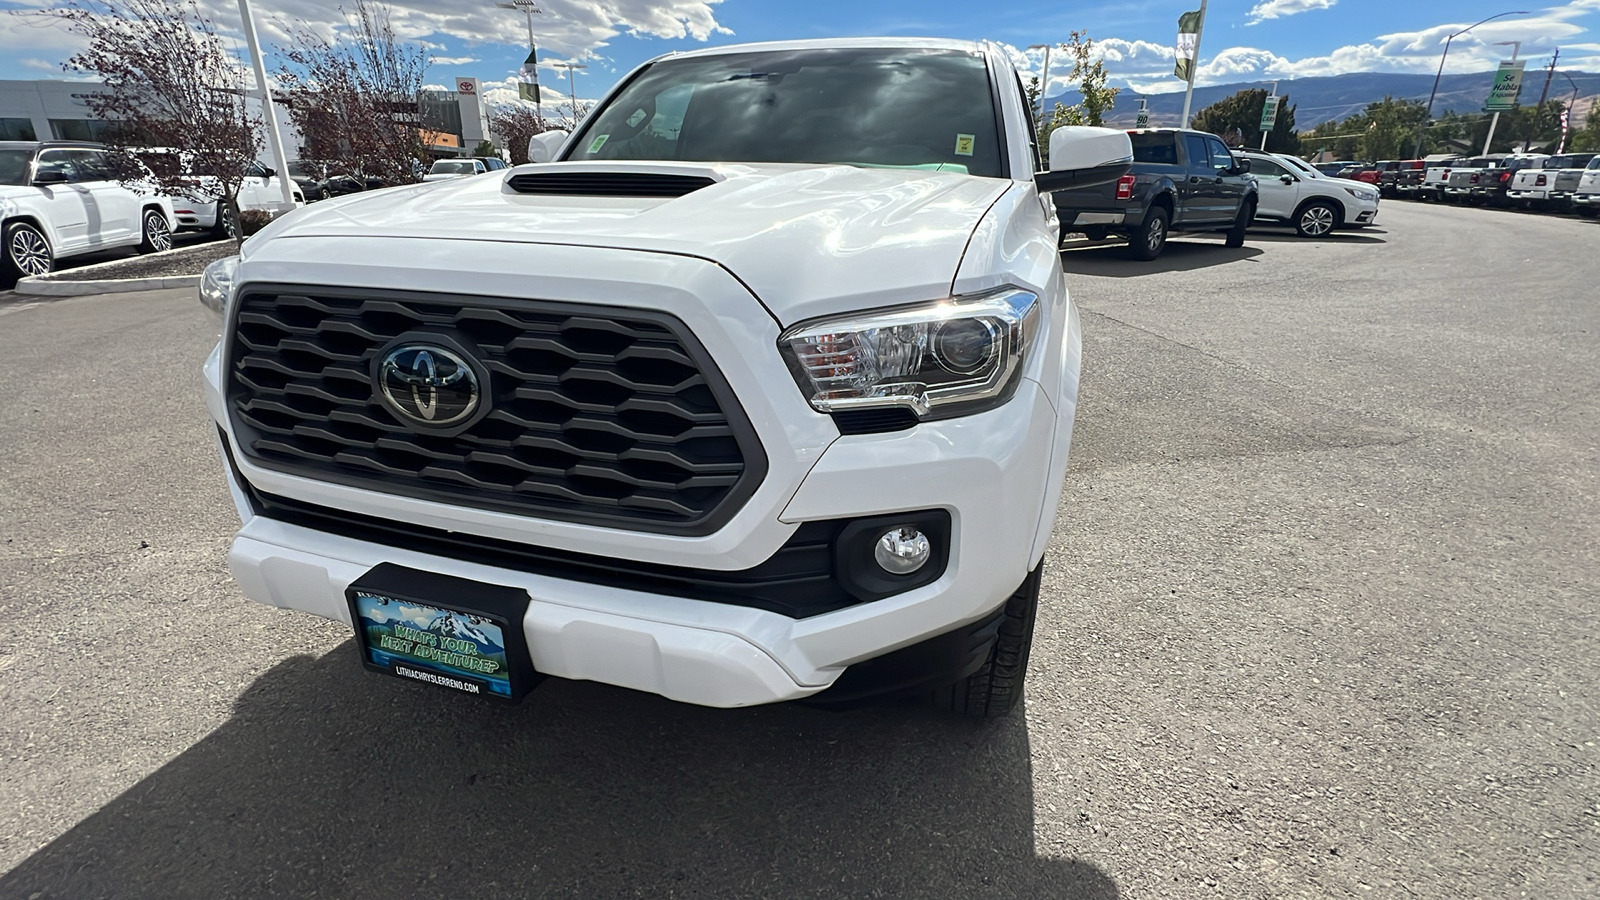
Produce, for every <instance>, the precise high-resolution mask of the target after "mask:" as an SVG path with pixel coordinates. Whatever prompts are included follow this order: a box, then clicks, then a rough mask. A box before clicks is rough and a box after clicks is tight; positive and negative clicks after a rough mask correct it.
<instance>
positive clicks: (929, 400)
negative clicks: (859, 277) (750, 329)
mask: <svg viewBox="0 0 1600 900" xmlns="http://www.w3.org/2000/svg"><path fill="white" fill-rule="evenodd" d="M1038 330H1039V298H1038V297H1036V296H1034V295H1033V294H1031V293H1029V292H1027V291H1024V290H1020V289H1017V288H1001V289H1000V290H997V291H991V292H988V293H984V294H974V295H971V296H966V297H955V298H952V299H949V300H944V301H941V302H938V303H934V304H930V305H927V306H917V307H910V308H904V309H895V310H886V311H883V312H873V313H864V314H858V315H853V316H846V317H841V318H837V319H828V320H823V321H817V322H808V323H804V324H801V325H797V326H795V327H794V328H791V329H789V330H788V331H785V332H784V333H783V334H782V335H781V336H780V337H779V338H778V347H779V349H781V350H782V351H783V355H784V358H785V359H786V360H787V361H788V363H789V368H790V369H791V370H792V371H793V372H794V377H795V381H796V382H797V383H798V384H799V385H800V390H801V391H802V392H804V394H805V395H806V400H807V401H808V402H810V404H811V406H812V408H814V409H816V410H817V411H818V412H826V413H831V412H840V411H843V410H850V409H871V408H884V407H905V408H908V409H910V410H911V411H913V412H915V413H916V414H917V416H918V417H919V418H923V419H928V418H943V417H946V416H953V415H965V414H967V413H972V412H978V411H980V410H982V409H988V408H990V407H993V406H997V405H999V404H1001V403H1004V402H1005V401H1006V399H1008V398H1009V397H1010V396H1011V394H1012V393H1013V392H1014V391H1015V388H1016V382H1017V378H1018V377H1019V375H1020V372H1021V368H1022V361H1023V359H1024V357H1025V356H1026V354H1027V352H1028V348H1029V345H1030V344H1031V343H1032V342H1033V340H1034V338H1035V337H1036V335H1037V333H1038Z"/></svg>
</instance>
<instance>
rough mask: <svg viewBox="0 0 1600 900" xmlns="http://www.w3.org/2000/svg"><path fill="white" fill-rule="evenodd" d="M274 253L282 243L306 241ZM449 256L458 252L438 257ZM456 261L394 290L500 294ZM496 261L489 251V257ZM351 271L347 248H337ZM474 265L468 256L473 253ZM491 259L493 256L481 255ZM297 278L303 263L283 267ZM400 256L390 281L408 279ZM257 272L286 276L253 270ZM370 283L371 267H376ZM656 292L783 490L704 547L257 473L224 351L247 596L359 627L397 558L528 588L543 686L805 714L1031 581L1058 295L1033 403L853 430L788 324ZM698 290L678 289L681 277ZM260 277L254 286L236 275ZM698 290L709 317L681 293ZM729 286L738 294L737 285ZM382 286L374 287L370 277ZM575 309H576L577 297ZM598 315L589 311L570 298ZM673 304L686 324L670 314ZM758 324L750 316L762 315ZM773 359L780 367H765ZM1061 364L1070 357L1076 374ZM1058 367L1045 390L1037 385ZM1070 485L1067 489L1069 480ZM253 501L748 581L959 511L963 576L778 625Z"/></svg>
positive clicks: (1070, 407)
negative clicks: (591, 685) (836, 540)
mask: <svg viewBox="0 0 1600 900" xmlns="http://www.w3.org/2000/svg"><path fill="white" fill-rule="evenodd" d="M293 243H294V242H293V241H276V242H271V243H269V244H268V245H267V247H266V248H263V249H270V248H272V247H274V246H277V245H283V244H293ZM441 243H446V242H441ZM451 252H452V253H453V254H454V256H455V263H454V264H453V265H451V266H449V267H448V268H447V269H441V270H440V271H438V272H437V274H433V273H431V271H430V266H429V265H428V263H427V261H425V260H422V261H417V268H416V269H415V270H401V271H397V272H395V273H394V274H392V275H389V276H387V277H393V278H395V279H406V280H409V281H410V282H411V283H412V284H413V285H414V286H416V287H418V288H424V289H425V288H428V287H429V286H430V285H429V284H428V282H429V281H430V280H436V281H438V282H439V283H440V284H441V285H443V284H448V283H449V282H450V281H451V280H452V279H455V278H458V277H459V276H458V273H459V272H462V271H470V272H475V273H477V274H478V275H479V276H482V277H484V278H486V280H488V281H493V280H494V279H493V277H492V276H493V274H494V272H495V270H496V268H500V269H505V268H507V266H508V263H507V261H506V259H505V258H504V257H503V256H502V257H495V256H493V255H492V249H491V250H483V249H482V248H480V247H476V246H470V245H468V246H457V247H454V248H451ZM480 253H481V254H484V255H481V256H480V255H479V254H480ZM596 253H609V254H610V256H609V257H608V258H607V260H606V261H605V262H606V265H605V268H604V269H603V270H604V271H607V272H609V273H610V274H611V275H613V276H614V277H616V278H619V279H628V278H631V277H632V276H633V275H634V274H635V273H634V272H632V271H631V270H630V267H631V266H634V265H635V264H636V263H637V261H636V260H630V257H634V256H638V254H624V253H620V252H617V251H597V250H592V249H582V250H580V249H570V250H567V249H563V250H555V249H551V250H550V251H549V252H548V254H547V257H548V258H549V259H550V265H551V267H552V268H555V269H558V270H559V269H564V270H566V271H573V270H574V269H576V270H590V269H593V268H594V264H595V263H596V262H597V260H596V259H592V258H591V259H587V260H584V261H582V264H581V265H576V266H574V265H573V263H574V262H578V261H577V260H576V259H574V260H561V259H559V258H558V257H561V256H563V255H573V256H575V257H576V256H581V255H584V254H596ZM329 256H330V257H331V258H337V257H338V254H337V253H329ZM462 257H467V258H465V259H463V258H462ZM474 257H476V258H474ZM284 262H285V263H290V262H291V261H288V260H285V261H284ZM517 265H520V266H522V267H523V268H524V271H521V272H518V273H516V277H515V278H514V279H513V280H512V281H509V282H508V284H512V283H515V284H519V285H520V286H521V287H520V289H521V290H537V288H535V287H529V285H530V284H537V283H538V282H539V280H540V276H541V275H542V274H543V273H540V272H529V271H526V268H527V263H526V262H525V261H524V262H522V263H519V264H517ZM396 268H397V267H396V265H395V263H394V262H393V258H392V256H387V257H386V258H385V271H386V272H387V271H389V270H393V269H396ZM256 271H257V273H258V274H257V275H256V276H255V277H259V278H264V279H265V278H271V277H273V271H272V261H271V260H266V261H264V262H263V261H258V262H257V270H256ZM369 274H371V273H369ZM637 274H638V276H639V279H640V283H641V284H642V283H644V279H647V278H654V279H656V280H657V282H658V283H660V282H666V284H664V285H662V287H661V290H662V291H663V293H662V295H661V296H660V297H659V298H653V297H650V296H647V290H646V289H645V288H644V287H639V288H637V289H636V290H634V291H632V292H629V293H627V294H626V295H627V296H629V297H630V298H631V299H632V300H633V302H635V303H641V304H642V303H649V302H653V301H658V302H659V303H660V304H661V306H662V308H664V309H666V310H667V311H669V312H673V313H675V314H676V315H678V316H679V317H680V318H681V319H682V320H683V321H685V322H686V324H688V325H689V327H690V328H691V329H693V330H694V331H695V333H696V336H697V337H698V338H699V339H700V340H701V341H702V342H703V343H704V344H705V345H706V347H707V349H708V350H709V351H710V352H711V354H712V355H713V357H714V358H716V359H717V361H718V364H719V366H720V367H721V368H722V370H723V374H724V375H725V376H726V377H727V379H728V382H729V384H730V385H731V386H732V388H733V390H734V391H735V393H737V394H738V395H739V397H740V399H741V402H742V403H743V404H744V405H745V407H746V409H747V411H748V412H749V413H750V417H751V419H752V421H753V422H754V424H755V426H756V428H757V430H758V432H760V436H761V440H762V443H763V445H764V447H765V448H766V449H767V451H768V454H769V456H770V457H771V461H772V465H771V466H770V468H769V471H768V474H767V477H766V479H765V481H764V482H763V484H762V485H761V486H760V487H759V488H758V490H757V491H756V492H755V493H754V494H753V495H752V496H751V498H750V499H749V500H748V501H747V502H746V503H745V505H744V507H743V508H742V509H740V511H739V512H738V513H737V514H736V515H734V516H733V517H732V518H731V519H730V520H729V521H728V523H727V524H725V525H724V526H722V527H721V528H720V529H719V530H717V531H715V532H713V533H711V534H708V535H704V536H697V537H684V536H672V535H661V534H641V533H635V532H628V531H623V530H616V529H608V528H602V527H595V526H578V525H573V524H570V523H562V522H556V521H550V520H540V519H529V518H521V517H518V516H514V515H509V514H504V513H492V512H484V511H480V510H469V509H462V508H459V507H453V506H448V505H444V504H440V503H435V502H430V501H425V500H420V499H412V498H406V497H399V496H394V495H388V494H382V493H376V492H373V491H367V490H361V489H357V488H351V487H348V486H341V485H334V484H327V483H323V482H318V481H314V480H310V479H306V478H301V477H296V476H292V475H285V474H283V473H280V472H273V471H269V470H266V469H262V468H258V467H254V466H252V465H251V462H250V460H249V458H248V457H246V456H244V455H242V454H241V453H240V448H239V447H238V446H237V445H236V443H235V438H234V436H233V434H232V432H231V429H230V425H229V416H228V415H227V410H226V406H225V401H224V398H223V393H222V370H223V361H222V358H221V349H220V348H219V349H218V351H216V352H214V353H213V354H212V356H211V358H210V359H209V360H208V361H207V363H206V366H205V381H206V397H207V405H208V407H209V408H210V411H211V415H212V418H213V419H214V421H215V422H216V423H217V425H218V429H219V434H220V435H221V436H222V439H223V440H226V441H228V448H227V451H228V453H227V454H225V456H231V457H232V459H233V461H235V462H236V465H237V468H233V467H229V469H228V473H229V474H228V478H229V486H230V489H231V492H232V494H233V497H234V501H235V505H236V507H237V508H238V511H239V514H240V517H241V520H242V522H243V525H242V527H241V529H240V530H239V533H238V535H237V536H236V538H235V540H234V542H233V546H232V549H231V551H230V553H229V564H230V567H231V569H232V571H233V574H234V576H235V578H236V579H237V580H238V582H239V585H240V587H241V589H242V590H243V592H244V593H245V594H246V595H247V596H248V597H250V598H252V599H254V600H257V601H260V602H262V603H266V604H269V605H272V606H278V607H283V608H289V609H296V610H301V611H304V612H310V613H313V614H316V615H320V616H323V617H325V618H328V619H333V620H337V621H341V622H345V623H346V624H348V623H349V612H348V607H347V604H346V602H345V597H344V592H345V589H346V588H347V587H348V586H349V585H350V584H351V583H352V582H354V581H355V580H357V579H358V578H360V577H361V576H362V575H363V574H364V573H366V572H367V571H369V570H370V569H372V568H374V567H375V566H377V565H379V564H381V563H385V562H387V563H393V564H396V565H400V566H404V567H408V568H413V569H420V570H424V571H430V572H437V573H440V574H444V575H452V576H456V577H460V578H464V579H468V580H471V581H477V582H483V583H489V584H495V585H503V586H509V587H515V588H520V589H522V590H524V591H526V592H527V594H528V597H529V604H528V608H527V611H526V613H525V615H524V616H523V620H522V629H523V632H524V635H525V636H526V638H527V644H528V647H529V654H530V656H531V657H532V662H533V665H534V667H535V669H536V670H537V671H539V672H541V673H544V674H548V675H555V676H559V677H563V678H570V679H584V680H592V681H599V682H604V683H607V684H614V685H618V686H622V687H627V688H633V689H636V690H643V691H649V692H652V693H657V694H661V695H663V696H665V697H668V698H671V699H674V700H679V701H685V702H690V703H697V704H701V705H707V706H718V707H736V706H748V705H753V704H761V703H771V702H778V701H784V700H793V699H798V698H802V697H807V696H810V695H813V694H816V693H818V692H820V691H822V690H824V689H825V688H827V687H829V686H830V685H832V684H833V683H834V682H835V681H836V680H837V679H838V678H839V677H840V675H841V673H843V672H844V671H845V670H846V669H847V668H848V667H849V666H851V665H853V664H856V663H860V662H863V661H866V660H871V659H876V658H880V657H883V656H884V655H885V654H888V653H890V652H892V651H895V650H899V649H901V648H906V647H910V646H912V645H915V644H919V643H921V642H923V641H925V640H927V639H929V638H932V637H934V636H937V635H944V634H948V633H951V632H952V631H953V630H956V629H960V628H962V627H963V626H968V625H971V624H973V623H977V622H980V621H983V620H985V619H987V618H988V617H989V616H990V615H991V614H992V613H993V611H994V610H996V609H997V608H998V607H1000V606H1001V605H1002V604H1003V603H1004V602H1005V600H1006V598H1007V597H1008V596H1009V595H1010V594H1011V592H1012V591H1014V590H1015V589H1016V587H1017V585H1018V584H1020V583H1022V581H1023V579H1024V578H1025V577H1026V576H1027V574H1028V572H1029V571H1030V570H1031V569H1032V568H1033V567H1034V566H1035V565H1036V564H1037V562H1038V559H1039V557H1040V555H1041V553H1042V547H1043V542H1042V540H1041V539H1040V538H1041V534H1043V535H1045V536H1047V535H1048V532H1049V530H1050V529H1051V527H1052V526H1053V517H1054V510H1055V504H1056V501H1057V498H1058V496H1059V487H1060V484H1059V482H1060V477H1061V472H1062V470H1063V469H1064V465H1065V457H1066V453H1067V451H1068V445H1069V442H1070V435H1071V426H1072V418H1073V414H1074V412H1075V400H1076V377H1077V371H1078V362H1077V360H1078V354H1079V347H1080V343H1081V341H1080V333H1079V324H1078V320H1077V316H1076V314H1075V312H1074V311H1073V310H1072V307H1071V304H1070V303H1069V302H1067V300H1066V298H1065V297H1064V296H1057V297H1055V298H1053V299H1050V298H1046V297H1045V296H1044V294H1041V303H1044V304H1045V309H1046V310H1047V311H1048V315H1049V320H1050V328H1051V329H1052V330H1057V329H1059V331H1057V333H1064V334H1065V335H1066V339H1065V340H1041V341H1040V342H1039V344H1038V346H1039V347H1040V348H1041V349H1042V348H1045V347H1050V348H1053V349H1052V351H1051V352H1052V353H1053V354H1054V356H1055V357H1056V358H1054V359H1046V358H1045V356H1046V354H1045V353H1043V352H1041V353H1040V354H1039V355H1038V356H1037V357H1036V362H1033V363H1031V364H1030V365H1029V366H1028V368H1027V369H1026V370H1025V372H1024V378H1023V381H1022V382H1021V385H1020V387H1019V389H1018V391H1017V393H1016V395H1015V396H1014V397H1013V398H1012V399H1011V400H1010V401H1009V402H1008V403H1006V404H1005V405H1003V406H1001V407H999V408H997V409H994V410H991V411H988V412H985V413H981V414H978V415H973V416H968V417H964V418H958V419H949V420H943V421H937V422H930V423H924V424H921V425H918V426H916V427H914V428H911V429H909V430H906V431H900V432H893V433H887V434H870V435H853V436H843V437H841V436H839V434H838V432H837V430H836V429H834V428H833V426H832V424H831V421H830V420H828V419H827V418H826V417H824V416H820V415H818V414H816V413H814V412H812V411H811V410H810V408H809V407H808V406H806V405H805V404H804V401H803V400H802V399H801V398H800V396H799V392H798V391H797V390H796V389H795V387H794V383H793V380H792V378H791V377H790V376H789V374H788V372H787V371H786V370H784V369H783V368H782V362H781V360H779V359H777V354H776V351H775V349H774V350H773V351H772V352H771V353H770V354H764V353H759V352H756V353H751V352H748V350H747V348H749V347H763V348H774V345H775V340H776V335H777V326H776V323H773V322H772V321H771V319H770V318H767V317H766V316H765V313H764V312H763V311H761V310H760V307H759V306H756V305H755V304H752V303H749V302H748V295H747V294H745V295H744V296H743V301H744V302H742V303H741V302H738V301H739V300H740V298H739V297H738V296H737V294H738V292H740V291H742V288H740V287H738V285H737V283H735V282H733V281H732V279H731V278H728V277H727V276H726V273H722V272H721V270H720V269H716V268H715V267H711V266H709V265H708V264H705V263H701V262H699V261H686V260H680V261H677V262H674V263H673V264H671V265H670V266H669V265H664V264H663V263H662V262H661V261H660V260H657V259H650V260H646V261H645V264H644V265H643V266H642V267H640V268H639V271H638V273H637ZM680 276H681V278H680ZM241 280H243V279H241ZM675 280H676V281H683V282H684V283H690V282H693V283H694V286H695V291H694V292H693V293H694V294H695V295H697V296H698V298H699V302H696V303H688V302H686V301H685V300H684V299H683V298H684V296H687V295H688V292H685V291H682V290H679V291H677V292H676V293H672V292H670V291H669V289H670V288H673V287H674V285H673V284H672V282H673V281H675ZM724 282H725V283H724ZM369 283H370V282H369ZM561 299H568V298H561ZM570 299H573V300H574V301H577V300H583V301H589V302H592V301H593V299H594V298H589V297H572V298H570ZM674 306H676V307H677V308H674ZM752 311H753V312H752ZM768 355H770V356H771V357H772V359H770V360H767V359H766V358H765V357H766V356H768ZM1063 355H1066V356H1068V357H1070V359H1068V360H1067V361H1066V362H1063V359H1062V358H1061V357H1062V356H1063ZM1044 372H1056V373H1060V374H1058V376H1057V381H1060V380H1061V379H1063V378H1066V379H1070V384H1059V383H1058V384H1054V385H1050V384H1048V379H1045V378H1044V376H1043V375H1042V374H1041V373H1044ZM1052 481H1054V484H1052ZM246 482H248V486H249V487H251V488H254V489H255V490H257V491H260V492H262V493H266V494H270V495H274V496H281V497H286V498H290V499H293V500H296V501H299V502H303V503H308V504H316V505H319V506H322V507H329V508H334V509H339V510H345V511H349V512H353V513H359V514H362V515H366V516H373V517H378V518H382V519H384V520H388V521H393V522H398V523H410V524H415V525H419V526H421V525H426V526H430V527H434V528H443V529H449V530H450V531H452V532H456V533H460V534H464V535H478V536H480V537H482V538H486V539H495V540H502V541H516V542H522V543H524V544H527V545H532V546H538V547H544V548H551V549H554V550H560V551H571V552H577V553H589V554H600V555H605V556H608V557H612V558H616V559H623V560H629V561H637V562H641V563H649V564H657V565H672V566H682V567H692V568H698V569H716V570H726V571H738V570H743V569H746V568H749V567H750V566H753V565H757V564H759V563H761V562H763V561H764V560H766V559H768V558H769V557H771V556H772V555H773V554H774V553H775V552H776V551H777V550H778V548H780V547H781V546H783V544H784V542H785V541H786V540H788V539H789V537H790V536H792V535H793V534H794V533H795V532H796V531H797V530H798V529H799V528H800V525H801V524H802V523H806V522H815V521H820V520H837V519H850V518H865V517H871V516H879V515H892V514H898V513H904V512H910V511H914V510H927V509H941V510H945V511H947V512H948V513H949V515H950V520H951V535H950V545H949V550H948V561H947V564H946V568H945V570H944V572H943V574H942V575H941V576H940V577H939V578H938V579H937V580H936V581H934V582H933V583H931V584H928V585H925V586H923V587H918V588H913V589H911V590H909V591H906V592H903V593H899V594H895V595H892V596H889V597H887V598H884V599H880V600H875V601H872V602H864V603H859V604H857V605H853V606H849V607H846V608H844V609H839V610H836V611H833V612H827V613H824V614H821V615H813V616H810V617H807V618H791V617H789V616H785V615H780V614H778V613H775V612H770V611H767V610H763V609H759V608H752V607H749V606H742V605H735V604H732V603H719V602H711V601H708V600H704V599H695V598H693V597H688V596H682V595H677V596H668V595H665V594H660V593H650V592H646V591H641V590H635V589H628V588H623V587H617V586H610V585H605V584H596V583H589V582H580V581H574V580H568V579H564V578H559V577H552V576H550V575H546V574H539V573H538V572H535V571H529V570H526V569H519V568H513V567H509V566H501V565H490V564H484V563H475V562H469V561H465V560H463V559H461V558H458V557H454V556H448V555H437V554H432V553H425V552H419V551H417V550H413V549H405V548H403V547H398V546H392V545H389V544H385V543H381V542H375V541H372V540H363V539H357V538H353V537H351V536H349V535H347V534H340V533H334V532H332V531H328V530H317V529H313V528H308V527H304V526H303V525H299V524H293V523H290V522H287V521H280V520H278V519H275V518H273V517H272V516H271V515H264V514H261V512H260V511H259V510H258V508H257V507H256V506H255V505H254V504H253V503H252V500H251V496H250V491H249V490H247V485H246Z"/></svg>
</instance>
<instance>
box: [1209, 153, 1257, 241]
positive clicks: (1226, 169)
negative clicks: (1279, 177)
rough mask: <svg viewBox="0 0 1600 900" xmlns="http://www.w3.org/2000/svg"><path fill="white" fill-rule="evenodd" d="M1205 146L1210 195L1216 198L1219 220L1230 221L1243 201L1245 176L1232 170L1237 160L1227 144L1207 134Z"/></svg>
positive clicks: (1237, 212)
mask: <svg viewBox="0 0 1600 900" xmlns="http://www.w3.org/2000/svg"><path fill="white" fill-rule="evenodd" d="M1206 147H1207V148H1209V149H1210V150H1211V172H1212V176H1213V177H1212V185H1213V187H1212V192H1213V193H1212V196H1213V197H1215V198H1216V204H1217V206H1216V209H1217V216H1218V217H1219V218H1220V220H1221V221H1224V222H1232V221H1233V219H1234V217H1235V216H1237V215H1238V214H1239V205H1240V204H1241V203H1243V202H1244V190H1245V185H1246V182H1247V177H1246V176H1245V175H1241V174H1239V173H1237V172H1235V171H1234V167H1235V166H1237V165H1238V161H1237V160H1235V159H1234V158H1233V151H1232V150H1229V149H1228V145H1227V144H1224V143H1223V142H1222V141H1221V140H1220V139H1218V138H1214V137H1209V136H1208V137H1207V138H1206Z"/></svg>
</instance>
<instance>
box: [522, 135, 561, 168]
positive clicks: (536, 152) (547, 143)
mask: <svg viewBox="0 0 1600 900" xmlns="http://www.w3.org/2000/svg"><path fill="white" fill-rule="evenodd" d="M566 141H567V133H566V132H565V131H562V130H560V129H559V128H558V129H556V130H555V131H541V132H539V133H538V134H536V135H534V136H533V137H531V138H528V162H536V163H546V162H549V161H550V160H552V159H555V158H556V154H557V153H559V152H560V151H561V145H562V144H564V143H566Z"/></svg>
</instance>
